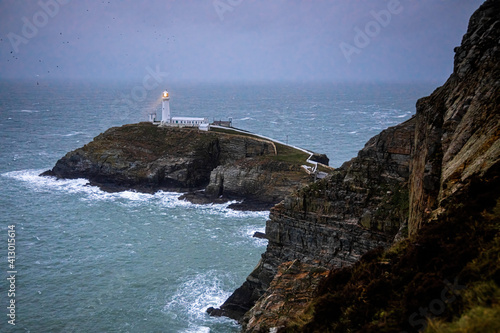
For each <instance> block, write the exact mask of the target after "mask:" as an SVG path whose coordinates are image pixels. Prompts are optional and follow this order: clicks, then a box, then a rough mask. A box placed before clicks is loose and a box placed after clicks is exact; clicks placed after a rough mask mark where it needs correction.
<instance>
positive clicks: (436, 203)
mask: <svg viewBox="0 0 500 333" xmlns="http://www.w3.org/2000/svg"><path fill="white" fill-rule="evenodd" d="M499 16H500V1H499V0H488V1H486V2H485V3H484V4H483V5H482V6H481V7H480V8H479V9H478V10H477V11H476V13H474V15H473V16H472V18H471V20H470V23H469V28H468V31H467V33H466V35H465V36H464V38H463V41H462V45H461V46H460V47H458V48H456V49H455V51H456V56H455V66H454V72H453V74H452V75H451V76H450V78H449V79H448V80H447V82H446V83H445V84H444V85H443V86H442V87H440V88H438V89H436V91H435V92H434V93H433V94H432V95H431V96H429V97H426V98H423V99H421V100H419V101H418V102H417V110H416V115H415V116H414V117H413V118H412V119H410V120H408V121H406V122H405V123H403V124H400V125H398V126H395V127H393V128H389V129H387V130H385V131H383V132H382V133H381V134H380V135H378V136H376V137H374V138H372V139H371V140H370V141H369V142H368V143H367V144H366V146H365V148H364V149H363V150H361V151H360V152H359V154H358V156H357V157H356V158H354V159H353V160H351V161H349V162H347V163H345V164H344V165H343V166H342V167H341V168H339V169H337V170H336V171H335V172H334V173H333V174H331V175H330V176H329V177H327V178H326V179H323V180H321V181H319V182H317V183H314V184H312V185H310V186H308V187H305V188H303V189H301V190H299V191H297V192H295V193H294V194H292V195H291V196H288V197H286V198H285V200H284V201H283V202H281V203H280V204H278V205H277V206H275V207H274V208H273V209H272V210H271V216H270V219H269V221H268V222H267V225H266V235H267V238H268V239H269V245H268V247H267V250H266V252H265V253H264V254H263V255H262V259H261V261H260V263H259V264H258V266H257V267H256V269H255V270H254V271H253V272H252V273H251V274H250V276H249V277H248V278H247V280H246V281H245V282H244V284H243V285H242V286H241V287H240V288H239V289H237V290H236V291H235V292H234V293H233V295H232V296H231V297H230V298H229V299H228V300H227V301H226V302H225V303H224V304H223V305H222V306H221V308H220V309H210V311H211V312H212V314H215V315H220V314H222V315H227V316H230V317H232V318H235V319H238V320H239V321H240V322H241V323H242V324H243V331H245V332H269V331H273V332H356V331H362V332H400V331H402V330H404V331H408V332H410V331H417V330H422V329H424V328H426V327H427V329H428V330H429V331H440V330H446V331H450V332H455V331H456V332H458V331H460V329H462V331H476V332H497V331H500V327H499V326H500V324H499V321H498V317H499V316H500V288H499V285H500V258H499V257H498V253H500V236H499V235H500V234H499V231H500V191H499V189H500V177H499V166H500V163H499V161H500V141H499V136H500V106H499V102H500V75H499V73H500V67H499V66H500V45H499V41H500V17H499ZM325 270H326V271H329V272H328V273H325ZM325 276H326V277H325ZM433 318H434V319H433Z"/></svg>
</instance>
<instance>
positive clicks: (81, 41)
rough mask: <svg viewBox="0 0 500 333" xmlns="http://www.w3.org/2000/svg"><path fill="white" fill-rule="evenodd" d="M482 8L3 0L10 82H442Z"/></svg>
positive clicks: (386, 0)
mask: <svg viewBox="0 0 500 333" xmlns="http://www.w3.org/2000/svg"><path fill="white" fill-rule="evenodd" d="M482 2H483V1H482V0H421V1H417V0H400V1H397V0H335V1H333V0H286V1H285V0H272V1H271V0H183V1H181V0H151V1H133V0H123V1H117V0H109V1H107V0H106V1H101V0H98V1H97V0H96V1H77V0H71V1H70V0H41V1H28V0H25V1H24V0H0V79H1V78H29V79H40V80H45V79H54V78H71V79H113V80H125V79H127V80H140V79H144V78H145V77H147V75H148V74H149V73H150V72H156V75H162V76H168V78H169V80H170V81H179V82H181V81H204V82H207V81H208V82H212V81H331V82H343V81H444V80H445V79H446V78H447V77H448V76H449V75H450V73H451V72H452V69H453V56H454V52H453V48H454V47H455V46H458V45H460V42H461V40H462V36H463V35H464V33H465V32H466V29H467V24H468V20H469V18H470V16H471V14H472V13H473V12H474V10H476V9H477V8H478V7H479V6H480V4H481V3H482ZM167 73H168V74H167ZM149 75H153V74H149Z"/></svg>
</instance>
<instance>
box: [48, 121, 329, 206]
mask: <svg viewBox="0 0 500 333" xmlns="http://www.w3.org/2000/svg"><path fill="white" fill-rule="evenodd" d="M309 155H310V154H307V153H305V152H304V151H301V150H297V149H294V148H292V147H290V146H286V145H282V144H279V143H277V142H273V141H270V140H265V139H263V138H260V137H258V136H255V135H252V134H251V133H248V134H246V133H241V132H235V131H232V130H231V129H226V130H224V129H219V130H214V131H209V132H205V131H199V130H198V129H193V128H177V127H159V126H156V125H153V124H151V123H147V122H144V123H138V124H130V125H124V126H121V127H114V128H110V129H109V130H107V131H106V132H104V133H102V134H100V135H98V136H97V137H95V138H94V139H93V141H91V142H90V143H88V144H86V145H85V146H83V147H82V148H78V149H76V150H74V151H72V152H69V153H68V154H66V156H64V157H63V158H61V159H60V160H59V161H57V163H56V165H55V166H54V167H53V168H52V169H51V170H48V171H46V172H44V173H43V174H42V175H44V176H56V177H58V178H70V179H72V178H86V179H88V180H89V182H90V184H92V185H96V186H99V187H100V188H101V189H103V190H106V191H123V190H130V189H132V190H137V191H140V192H155V191H159V190H165V191H176V192H183V193H184V195H183V196H182V198H184V199H186V200H190V201H192V202H195V203H210V202H227V201H233V200H236V201H240V202H239V203H235V204H232V208H235V209H246V210H268V209H269V208H271V207H272V206H273V205H274V204H276V203H278V202H280V201H281V200H283V199H284V197H285V196H286V195H287V194H290V193H291V192H293V191H294V190H296V189H297V188H299V187H302V186H305V185H306V184H308V183H310V182H311V181H313V180H314V176H313V175H309V174H308V173H307V172H305V170H304V168H302V165H308V163H307V162H306V160H307V159H308V158H309ZM312 160H314V161H317V162H320V163H323V164H324V168H326V166H327V165H328V158H327V157H326V156H325V155H320V154H314V155H313V158H312Z"/></svg>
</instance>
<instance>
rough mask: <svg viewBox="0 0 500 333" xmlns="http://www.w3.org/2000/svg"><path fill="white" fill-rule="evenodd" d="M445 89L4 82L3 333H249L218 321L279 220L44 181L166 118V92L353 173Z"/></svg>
mask: <svg viewBox="0 0 500 333" xmlns="http://www.w3.org/2000/svg"><path fill="white" fill-rule="evenodd" d="M437 86H438V85H437V84H436V83H394V84H388V83H363V84H355V83H349V84H333V83H265V84H264V83H262V84H259V83H251V84H250V83H245V84H243V83H239V84H229V83H212V84H210V83H182V84H169V85H168V86H167V87H163V86H161V87H160V86H158V87H155V88H154V89H153V88H151V87H150V86H148V89H146V88H145V87H144V86H143V84H142V81H140V80H139V81H137V82H83V81H65V82H63V81H53V82H45V81H43V82H36V81H0V191H1V192H0V193H1V195H0V223H1V224H0V234H1V235H0V257H1V258H2V260H1V261H0V276H2V280H1V282H0V331H1V332H184V333H188V332H189V333H190V332H203V333H208V332H212V333H215V332H220V333H227V332H239V330H240V326H239V325H238V324H237V323H236V322H235V321H233V320H231V319H228V318H217V317H210V316H209V315H207V314H206V309H207V308H208V307H211V306H213V307H217V306H220V305H221V304H222V303H223V302H224V300H225V299H226V298H227V297H228V296H229V295H230V294H231V293H232V291H234V290H235V289H236V288H237V287H239V286H240V285H241V284H242V283H243V282H244V281H245V278H246V277H247V275H248V274H249V273H250V272H251V271H252V270H253V268H254V267H255V266H256V265H257V263H258V261H259V259H260V257H261V254H262V253H263V252H264V251H265V249H266V240H262V239H257V238H253V237H252V235H253V234H254V232H255V231H261V232H263V231H264V230H265V224H266V220H267V219H268V215H269V212H268V211H263V212H245V211H235V210H232V209H230V208H228V206H229V203H228V204H208V205H196V204H191V203H189V202H186V201H183V200H179V199H178V197H179V193H172V192H163V191H160V192H157V193H154V194H144V193H138V192H134V191H124V192H118V193H107V192H103V191H102V190H100V189H99V188H97V187H94V186H90V185H89V184H88V182H87V180H85V179H73V180H58V179H55V178H52V177H40V176H39V174H40V173H41V172H43V171H45V170H48V169H50V168H52V167H53V166H54V164H55V163H56V161H57V160H58V159H59V158H61V157H62V156H64V155H65V154H66V153H67V152H69V151H71V150H74V149H76V148H79V147H82V146H83V145H85V144H86V143H88V142H90V141H91V140H92V139H93V138H94V137H95V136H97V135H98V134H99V133H102V132H104V131H105V130H106V129H108V128H110V127H113V126H121V125H124V124H130V123H137V122H141V121H147V119H148V115H149V114H150V113H154V112H156V113H157V114H158V115H160V114H161V111H160V103H161V98H160V97H161V92H162V91H163V90H164V89H165V88H168V90H169V92H170V97H171V98H170V108H171V112H172V115H173V116H200V117H207V118H209V119H210V120H228V119H229V118H232V121H233V126H234V127H237V128H241V129H244V130H248V131H251V132H254V133H257V134H261V135H264V136H268V137H271V138H274V139H276V140H278V141H281V142H283V143H288V144H290V145H294V146H298V147H301V148H305V149H308V150H311V151H315V152H318V153H325V154H327V155H328V157H329V158H330V165H331V166H333V167H339V166H341V165H342V163H343V162H345V161H348V160H350V159H351V158H353V157H355V156H356V155H357V152H358V151H359V150H360V149H361V148H363V146H364V144H365V143H366V141H367V140H368V139H369V138H371V137H372V136H374V135H376V134H378V133H379V132H380V131H381V130H383V129H385V128H387V127H389V126H393V125H396V124H398V123H401V122H402V121H404V120H407V119H409V118H410V117H412V116H413V115H414V114H415V103H416V101H417V99H418V98H420V97H423V96H427V95H429V94H430V93H431V92H432V91H433V90H434V89H435V88H436V87H437ZM12 305H14V308H13V306H12Z"/></svg>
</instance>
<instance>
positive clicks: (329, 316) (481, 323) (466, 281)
mask: <svg viewBox="0 0 500 333" xmlns="http://www.w3.org/2000/svg"><path fill="white" fill-rule="evenodd" d="M499 207H500V203H498V202H497V203H496V207H495V208H494V209H493V210H491V211H480V213H478V214H475V215H471V214H470V210H467V211H464V210H462V209H461V208H460V207H457V209H456V210H455V211H454V212H453V213H450V214H448V215H446V216H442V217H441V218H440V221H438V222H437V223H433V224H429V225H426V226H425V227H423V228H422V229H421V231H420V232H419V234H418V235H417V236H416V237H415V238H414V239H412V240H405V241H403V242H400V243H397V244H395V245H394V246H393V247H392V248H390V249H389V250H383V249H381V248H380V249H376V250H373V251H370V252H369V253H367V254H366V255H364V256H363V257H362V258H361V259H360V261H359V262H358V263H356V264H355V265H354V266H352V267H347V268H344V269H340V270H335V271H332V272H331V273H330V275H329V277H328V278H327V279H326V280H325V281H324V282H323V284H322V286H321V287H320V289H319V295H318V298H317V299H316V300H315V301H314V302H313V303H312V304H311V306H310V308H309V310H308V312H307V314H305V315H304V316H303V317H302V318H297V319H296V325H295V326H294V325H291V326H290V329H289V330H288V331H289V332H401V331H406V332H416V331H422V330H426V331H427V332H499V331H500V327H499V325H500V324H499V323H500V321H499V320H498V318H500V287H499V286H500V220H499V216H500V215H499V210H500V208H499ZM304 323H307V324H304Z"/></svg>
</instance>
